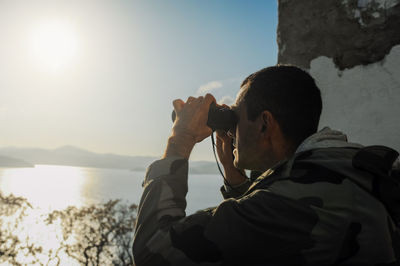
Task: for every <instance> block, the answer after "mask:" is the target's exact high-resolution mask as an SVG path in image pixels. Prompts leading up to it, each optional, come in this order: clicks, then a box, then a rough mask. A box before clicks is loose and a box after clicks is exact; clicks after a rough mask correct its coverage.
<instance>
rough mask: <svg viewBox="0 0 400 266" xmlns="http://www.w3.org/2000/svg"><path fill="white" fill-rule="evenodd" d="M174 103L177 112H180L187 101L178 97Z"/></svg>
mask: <svg viewBox="0 0 400 266" xmlns="http://www.w3.org/2000/svg"><path fill="white" fill-rule="evenodd" d="M172 105H173V106H174V109H175V112H176V113H178V112H179V111H180V110H181V109H182V108H183V106H184V105H185V102H184V101H182V100H181V99H176V100H174V101H173V102H172Z"/></svg>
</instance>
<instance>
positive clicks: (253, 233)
mask: <svg viewBox="0 0 400 266" xmlns="http://www.w3.org/2000/svg"><path fill="white" fill-rule="evenodd" d="M342 142H343V141H342ZM342 142H340V144H338V143H336V144H334V145H332V146H333V147H330V148H328V147H325V144H324V145H323V147H322V148H321V147H318V145H312V146H313V147H317V148H315V149H304V150H302V151H299V152H297V153H296V154H295V156H294V157H293V158H291V159H290V160H287V161H284V162H281V163H280V164H279V165H278V166H277V167H275V168H274V169H270V170H269V171H267V172H265V173H263V174H262V175H261V176H259V177H258V178H257V179H256V180H255V181H254V182H253V183H252V184H251V185H250V186H249V188H248V190H247V191H246V192H245V193H244V194H243V195H240V196H237V195H233V194H234V193H232V196H236V197H230V195H229V191H225V193H224V196H225V197H226V200H225V201H223V202H222V203H221V204H220V205H219V206H217V207H215V208H210V209H205V210H201V211H198V212H197V213H195V214H193V215H190V216H186V215H185V207H186V200H185V196H186V193H187V190H188V187H187V178H188V161H187V160H185V159H182V158H179V157H167V158H165V159H163V160H159V161H156V162H154V163H153V164H152V165H151V166H150V167H149V168H148V171H147V173H146V178H145V181H144V184H143V185H144V192H143V195H142V198H141V202H140V205H139V212H138V218H137V223H136V231H135V239H134V245H133V254H134V258H135V263H136V265H138V266H142V265H157V266H161V265H185V266H190V265H289V264H292V265H399V263H398V261H399V257H400V232H399V229H398V228H397V227H396V226H395V225H394V223H393V221H392V219H391V218H390V216H389V215H388V212H387V210H386V209H385V207H384V206H383V204H382V203H381V202H380V201H378V200H376V199H375V198H374V197H373V196H371V194H370V193H369V192H368V188H372V177H371V176H369V175H368V174H367V173H365V172H363V171H359V170H357V169H354V168H353V167H352V165H351V158H352V156H354V153H355V151H356V150H357V147H356V146H354V145H348V144H347V142H343V143H342ZM245 185H246V186H248V184H245ZM366 188H367V189H366Z"/></svg>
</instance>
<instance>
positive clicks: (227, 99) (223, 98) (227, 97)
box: [218, 95, 235, 105]
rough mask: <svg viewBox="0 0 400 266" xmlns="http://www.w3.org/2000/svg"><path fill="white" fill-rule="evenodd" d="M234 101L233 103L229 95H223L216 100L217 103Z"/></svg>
mask: <svg viewBox="0 0 400 266" xmlns="http://www.w3.org/2000/svg"><path fill="white" fill-rule="evenodd" d="M234 103H235V99H233V98H232V97H231V96H229V95H225V96H223V97H222V98H221V99H220V100H218V104H226V105H232V104H234Z"/></svg>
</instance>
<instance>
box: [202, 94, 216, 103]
mask: <svg viewBox="0 0 400 266" xmlns="http://www.w3.org/2000/svg"><path fill="white" fill-rule="evenodd" d="M212 102H216V100H215V98H214V96H212V94H210V93H207V94H206V96H204V103H205V104H207V105H210V104H211V103H212Z"/></svg>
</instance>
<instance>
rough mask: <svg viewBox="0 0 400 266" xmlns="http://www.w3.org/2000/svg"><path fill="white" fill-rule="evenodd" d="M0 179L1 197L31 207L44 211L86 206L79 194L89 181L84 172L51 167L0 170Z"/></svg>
mask: <svg viewBox="0 0 400 266" xmlns="http://www.w3.org/2000/svg"><path fill="white" fill-rule="evenodd" d="M0 177H1V179H0V190H1V191H2V192H3V194H5V195H8V194H14V195H17V196H22V197H25V198H27V199H28V200H29V202H30V203H31V204H32V205H33V206H36V207H39V208H42V209H46V210H47V211H50V210H54V209H64V208H66V207H67V206H70V205H74V206H77V207H80V206H82V205H84V204H86V202H85V198H83V197H82V194H83V193H82V190H83V189H84V187H86V186H88V185H90V184H87V183H88V182H90V180H91V178H89V176H88V172H87V171H85V170H84V168H80V167H71V166H54V165H36V166H35V168H10V169H1V168H0Z"/></svg>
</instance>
